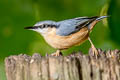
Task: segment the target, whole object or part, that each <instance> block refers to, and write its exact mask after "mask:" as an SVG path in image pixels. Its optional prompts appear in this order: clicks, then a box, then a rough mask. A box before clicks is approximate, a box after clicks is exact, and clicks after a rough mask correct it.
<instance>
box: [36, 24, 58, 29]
mask: <svg viewBox="0 0 120 80" xmlns="http://www.w3.org/2000/svg"><path fill="white" fill-rule="evenodd" d="M38 27H39V28H41V29H43V28H48V27H50V28H53V27H56V25H50V24H42V25H39V26H38Z"/></svg>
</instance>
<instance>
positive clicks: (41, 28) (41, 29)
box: [25, 21, 57, 35]
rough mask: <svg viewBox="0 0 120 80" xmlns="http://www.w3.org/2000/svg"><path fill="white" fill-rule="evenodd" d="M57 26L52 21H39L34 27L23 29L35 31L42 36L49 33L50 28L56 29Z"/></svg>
mask: <svg viewBox="0 0 120 80" xmlns="http://www.w3.org/2000/svg"><path fill="white" fill-rule="evenodd" d="M56 27H57V24H56V22H54V21H41V22H37V23H36V24H35V25H34V26H30V27H25V29H29V30H33V31H36V32H38V33H40V34H42V35H44V34H47V33H49V32H50V30H51V29H52V28H56Z"/></svg>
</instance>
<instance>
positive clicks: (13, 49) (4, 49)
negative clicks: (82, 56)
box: [0, 0, 120, 80]
mask: <svg viewBox="0 0 120 80" xmlns="http://www.w3.org/2000/svg"><path fill="white" fill-rule="evenodd" d="M119 9H120V0H92V1H91V0H0V80H5V74H2V73H1V72H3V71H4V69H3V67H4V65H3V59H4V58H5V57H6V56H10V55H16V54H20V53H26V54H30V55H32V53H35V52H37V53H40V54H42V55H45V53H53V52H54V51H55V49H53V48H52V47H51V46H49V45H48V44H47V43H46V42H45V41H44V39H43V38H42V36H41V35H39V34H38V33H36V32H33V31H29V30H24V27H26V26H32V25H34V24H35V23H36V22H38V21H43V20H55V21H60V20H64V19H70V18H75V17H79V16H96V15H109V16H110V17H109V18H108V22H107V19H104V20H103V21H101V22H100V23H98V24H97V25H96V27H95V28H94V29H93V31H92V33H91V35H90V37H91V39H92V41H93V43H94V45H95V46H96V47H97V48H102V49H104V50H107V49H115V48H118V49H120V46H119V45H120V36H119V34H120V20H118V19H119V18H120V16H119V14H120V10H119ZM102 22H104V24H103V23H102ZM107 23H108V24H107ZM89 48H90V43H89V42H88V41H86V42H85V43H83V44H82V45H80V46H75V47H72V48H70V49H68V50H65V51H63V53H64V55H67V54H69V53H71V52H73V51H74V52H75V51H82V52H84V53H87V52H88V49H89ZM1 75H2V77H1Z"/></svg>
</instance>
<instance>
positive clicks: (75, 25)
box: [56, 16, 98, 36]
mask: <svg viewBox="0 0 120 80" xmlns="http://www.w3.org/2000/svg"><path fill="white" fill-rule="evenodd" d="M97 18H98V17H97V16H95V17H90V18H89V17H78V18H74V19H68V20H64V21H60V22H58V25H59V27H58V29H57V31H56V34H57V35H60V36H67V35H70V34H72V33H75V32H78V31H79V30H80V29H81V28H82V27H85V26H87V25H89V24H90V23H91V22H93V21H94V20H96V19H97Z"/></svg>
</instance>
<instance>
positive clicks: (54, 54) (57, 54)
mask: <svg viewBox="0 0 120 80" xmlns="http://www.w3.org/2000/svg"><path fill="white" fill-rule="evenodd" d="M51 55H52V56H56V57H57V56H62V52H61V51H60V50H57V51H56V52H55V53H53V54H51Z"/></svg>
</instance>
